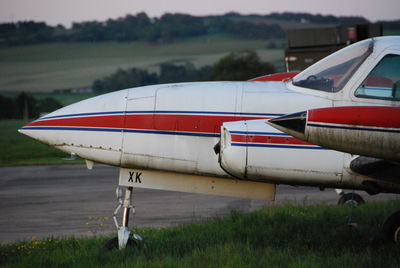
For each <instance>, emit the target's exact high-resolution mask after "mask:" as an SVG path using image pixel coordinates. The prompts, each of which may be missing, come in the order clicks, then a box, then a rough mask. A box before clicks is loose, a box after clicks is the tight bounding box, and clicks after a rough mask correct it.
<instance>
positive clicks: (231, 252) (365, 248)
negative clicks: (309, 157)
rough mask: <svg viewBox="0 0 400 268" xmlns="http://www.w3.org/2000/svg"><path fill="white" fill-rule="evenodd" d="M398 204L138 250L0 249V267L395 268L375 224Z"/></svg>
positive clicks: (286, 209) (156, 240) (255, 224)
mask: <svg viewBox="0 0 400 268" xmlns="http://www.w3.org/2000/svg"><path fill="white" fill-rule="evenodd" d="M399 205H400V202H399V201H391V202H389V203H386V204H383V203H370V204H365V205H363V206H360V207H358V208H354V211H353V212H352V217H353V219H354V221H356V222H357V223H359V227H358V228H355V229H349V228H348V227H347V226H346V223H347V221H348V215H349V212H350V211H349V210H350V208H349V207H346V206H340V207H339V206H325V205H314V206H298V205H289V204H287V205H283V206H275V207H266V208H264V209H262V210H260V211H256V212H253V213H249V214H241V213H238V212H232V213H231V215H230V216H227V217H224V218H216V219H213V220H210V221H209V222H205V223H193V224H188V225H184V226H180V227H175V228H161V229H149V228H142V229H136V230H134V231H135V232H136V233H138V234H140V235H141V236H142V237H144V238H145V246H144V247H139V248H128V249H126V250H123V251H118V250H114V251H111V252H108V251H105V250H103V249H102V248H101V244H102V243H104V242H105V241H107V240H108V239H110V237H97V238H91V239H78V238H65V239H53V238H50V239H47V240H42V241H37V240H35V239H33V240H31V241H25V242H21V243H15V244H10V245H2V246H0V265H1V266H3V267H26V266H29V267H44V266H46V267H71V266H74V267H324V268H326V267H399V265H400V259H399V258H398V256H399V253H400V248H399V247H397V246H394V245H392V244H384V243H382V242H380V241H379V240H378V239H377V238H379V229H380V225H381V221H382V219H383V218H384V217H385V216H387V215H388V214H389V213H391V212H393V211H394V210H396V208H398V207H399Z"/></svg>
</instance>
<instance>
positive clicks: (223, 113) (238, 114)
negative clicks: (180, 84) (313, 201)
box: [39, 110, 284, 120]
mask: <svg viewBox="0 0 400 268" xmlns="http://www.w3.org/2000/svg"><path fill="white" fill-rule="evenodd" d="M124 113H126V114H205V115H206V114H218V115H235V116H241V115H252V116H274V117H275V116H282V115H284V114H271V113H235V112H211V111H168V110H165V111H126V112H125V111H114V112H97V113H78V114H65V115H55V116H48V117H42V118H39V120H44V119H54V118H63V117H70V116H91V115H110V114H124Z"/></svg>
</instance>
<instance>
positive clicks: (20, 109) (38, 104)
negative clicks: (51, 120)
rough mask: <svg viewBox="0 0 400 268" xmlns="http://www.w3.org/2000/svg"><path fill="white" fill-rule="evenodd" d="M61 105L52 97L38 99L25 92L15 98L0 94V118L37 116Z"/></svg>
mask: <svg viewBox="0 0 400 268" xmlns="http://www.w3.org/2000/svg"><path fill="white" fill-rule="evenodd" d="M61 107H62V105H61V103H60V102H58V101H57V100H55V99H53V98H44V99H39V100H38V99H36V98H34V97H33V96H32V95H30V94H27V93H25V92H22V93H20V94H18V95H17V96H16V97H15V98H9V97H5V96H1V95H0V119H29V118H37V117H39V116H40V115H41V114H42V113H49V112H52V111H54V110H57V109H59V108H61Z"/></svg>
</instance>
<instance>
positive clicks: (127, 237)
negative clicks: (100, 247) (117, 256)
mask: <svg viewBox="0 0 400 268" xmlns="http://www.w3.org/2000/svg"><path fill="white" fill-rule="evenodd" d="M132 190H133V187H125V196H124V197H123V193H122V189H121V187H120V186H119V187H117V190H116V195H117V199H118V206H117V208H116V209H115V211H114V213H113V219H114V223H115V226H116V227H117V229H118V237H115V238H113V239H111V240H109V241H107V242H106V243H105V244H104V248H106V249H109V250H111V249H114V248H119V249H124V248H126V246H134V245H138V244H139V243H141V242H142V241H143V239H142V238H141V237H140V236H139V235H138V234H131V231H130V230H129V228H128V224H129V215H130V214H131V213H132V214H135V207H134V206H133V205H132ZM121 207H122V208H123V212H122V224H121V225H119V223H118V220H117V215H118V212H119V210H120V209H121Z"/></svg>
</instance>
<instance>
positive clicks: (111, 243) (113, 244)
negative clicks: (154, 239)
mask: <svg viewBox="0 0 400 268" xmlns="http://www.w3.org/2000/svg"><path fill="white" fill-rule="evenodd" d="M136 245H137V244H136V242H135V241H134V240H132V239H130V238H129V239H128V243H127V245H126V247H135V246H136ZM118 248H119V246H118V237H114V238H112V239H110V240H108V241H107V242H105V243H104V245H103V249H105V250H113V249H118Z"/></svg>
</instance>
